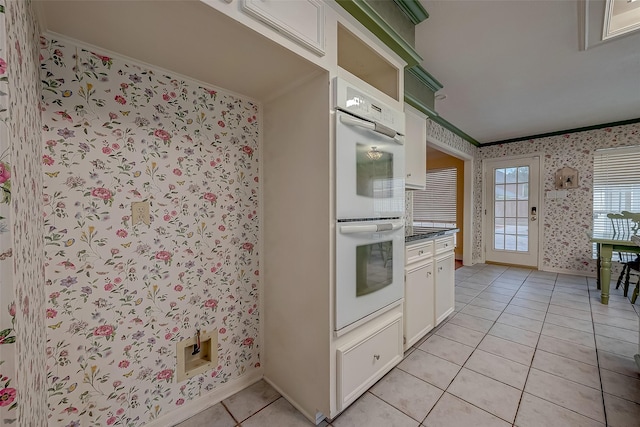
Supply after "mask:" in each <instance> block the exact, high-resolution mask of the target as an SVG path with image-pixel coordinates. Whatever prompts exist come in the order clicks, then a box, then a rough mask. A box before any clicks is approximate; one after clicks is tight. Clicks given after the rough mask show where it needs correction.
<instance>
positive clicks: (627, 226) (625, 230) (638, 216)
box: [607, 211, 640, 238]
mask: <svg viewBox="0 0 640 427" xmlns="http://www.w3.org/2000/svg"><path fill="white" fill-rule="evenodd" d="M607 218H609V219H610V220H611V226H612V227H613V234H614V235H615V236H618V237H627V238H630V237H631V236H635V235H636V234H637V233H638V229H639V228H640V213H633V212H629V211H622V212H621V213H610V214H607Z"/></svg>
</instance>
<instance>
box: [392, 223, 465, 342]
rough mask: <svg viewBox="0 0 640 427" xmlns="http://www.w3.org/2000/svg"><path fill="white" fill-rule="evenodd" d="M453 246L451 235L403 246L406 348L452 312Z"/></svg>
mask: <svg viewBox="0 0 640 427" xmlns="http://www.w3.org/2000/svg"><path fill="white" fill-rule="evenodd" d="M454 247H455V244H454V238H453V235H448V236H442V237H437V238H432V239H426V240H420V241H418V242H416V243H412V244H409V245H407V247H406V266H405V270H404V272H405V282H404V349H405V351H406V350H407V349H408V348H409V347H411V346H412V345H414V344H415V343H416V342H418V341H419V340H420V338H422V337H423V336H425V335H426V334H427V333H428V332H429V331H430V330H431V329H433V328H434V327H435V326H437V325H438V324H439V323H440V322H442V321H443V320H444V319H446V318H447V316H449V315H450V314H451V313H453V310H454V308H455V300H454V299H455V255H454V253H453V250H454Z"/></svg>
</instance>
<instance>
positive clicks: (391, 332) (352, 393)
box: [337, 314, 403, 410]
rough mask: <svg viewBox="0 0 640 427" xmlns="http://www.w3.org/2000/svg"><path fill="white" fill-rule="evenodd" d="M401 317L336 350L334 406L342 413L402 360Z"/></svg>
mask: <svg viewBox="0 0 640 427" xmlns="http://www.w3.org/2000/svg"><path fill="white" fill-rule="evenodd" d="M402 356H403V352H402V315H400V314H399V315H398V316H395V317H394V318H392V320H391V321H390V322H388V323H386V324H385V325H383V326H382V327H381V328H379V329H377V330H375V331H374V332H373V333H372V334H370V335H368V336H366V337H365V338H363V339H361V340H358V341H355V342H353V343H351V344H349V345H347V346H345V347H342V348H339V349H338V350H337V357H338V360H337V368H338V369H337V374H338V379H337V385H338V390H337V392H338V393H337V397H338V402H337V404H338V405H337V406H338V407H339V410H343V409H344V408H346V407H347V406H348V405H349V404H351V403H352V402H353V401H354V400H356V399H357V398H358V397H359V396H360V395H361V394H362V393H364V392H365V391H366V390H367V389H368V388H369V387H370V386H371V385H373V383H375V382H376V381H377V380H378V379H380V378H382V376H383V375H384V374H386V373H387V372H389V371H390V370H391V368H393V367H394V366H395V365H396V364H398V363H399V362H400V361H401V360H402Z"/></svg>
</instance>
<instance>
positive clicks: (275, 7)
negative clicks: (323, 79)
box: [242, 0, 325, 56]
mask: <svg viewBox="0 0 640 427" xmlns="http://www.w3.org/2000/svg"><path fill="white" fill-rule="evenodd" d="M242 10H243V11H245V12H246V13H248V14H249V15H252V16H253V17H255V18H257V19H259V20H261V21H263V22H264V23H266V24H267V25H269V26H270V27H272V28H273V29H275V30H277V31H278V32H280V33H282V34H283V35H285V36H286V37H288V38H289V39H291V40H293V41H294V42H296V43H299V44H301V45H302V46H304V47H306V48H307V49H309V50H311V51H312V52H315V53H316V54H318V55H321V56H322V55H324V54H325V50H324V23H325V19H324V4H323V2H321V1H320V0H298V1H282V0H243V2H242Z"/></svg>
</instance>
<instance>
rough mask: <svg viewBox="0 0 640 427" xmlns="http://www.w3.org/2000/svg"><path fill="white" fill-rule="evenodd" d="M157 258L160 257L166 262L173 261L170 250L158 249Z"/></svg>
mask: <svg viewBox="0 0 640 427" xmlns="http://www.w3.org/2000/svg"><path fill="white" fill-rule="evenodd" d="M156 259H159V260H161V261H164V262H168V261H171V252H169V251H158V252H156Z"/></svg>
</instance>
